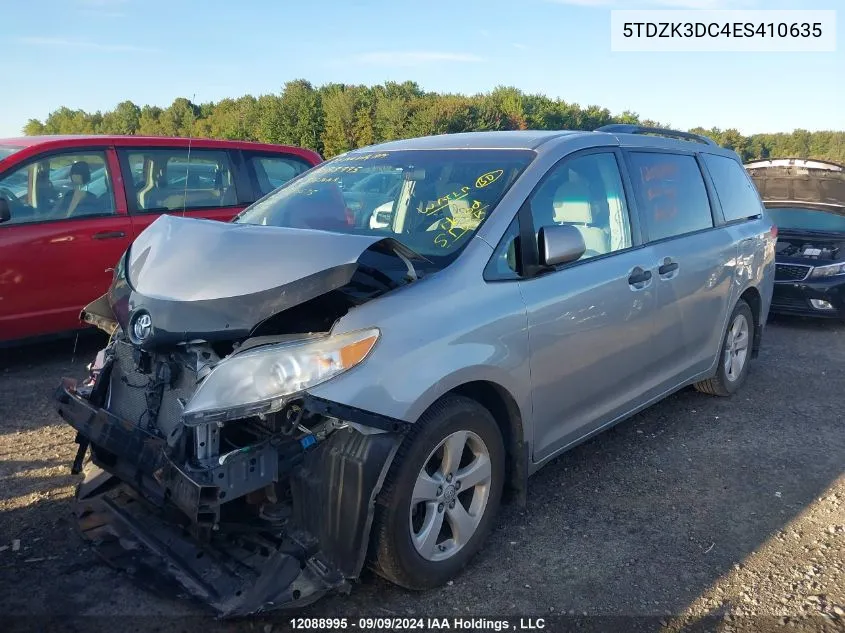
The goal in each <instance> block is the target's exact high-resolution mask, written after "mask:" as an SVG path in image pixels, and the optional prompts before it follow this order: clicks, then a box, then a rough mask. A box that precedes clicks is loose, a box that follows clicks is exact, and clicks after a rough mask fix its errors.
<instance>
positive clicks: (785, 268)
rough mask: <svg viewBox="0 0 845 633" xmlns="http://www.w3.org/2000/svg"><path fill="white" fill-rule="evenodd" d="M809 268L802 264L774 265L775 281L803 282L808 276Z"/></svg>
mask: <svg viewBox="0 0 845 633" xmlns="http://www.w3.org/2000/svg"><path fill="white" fill-rule="evenodd" d="M810 268H811V267H810V266H804V265H803V264H776V265H775V281H803V280H804V279H806V278H807V275H809V274H810Z"/></svg>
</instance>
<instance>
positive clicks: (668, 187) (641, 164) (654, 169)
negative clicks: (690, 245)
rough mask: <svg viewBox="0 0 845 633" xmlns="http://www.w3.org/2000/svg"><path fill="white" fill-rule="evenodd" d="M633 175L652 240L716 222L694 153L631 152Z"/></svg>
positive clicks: (643, 218)
mask: <svg viewBox="0 0 845 633" xmlns="http://www.w3.org/2000/svg"><path fill="white" fill-rule="evenodd" d="M630 159H631V166H632V168H633V169H632V170H631V179H632V180H633V181H634V188H635V189H636V191H637V201H638V203H639V209H640V215H641V216H642V220H643V223H644V224H645V226H646V229H647V230H648V237H649V240H651V241H656V240H662V239H664V238H667V237H675V236H677V235H684V234H686V233H692V232H694V231H699V230H701V229H706V228H709V227H711V226H713V215H712V213H711V211H710V199H709V198H708V197H707V188H706V186H705V185H704V178H703V177H702V175H701V170H700V169H699V168H698V162H697V161H696V160H695V158H694V157H693V156H688V155H684V154H662V153H660V152H632V153H631V155H630Z"/></svg>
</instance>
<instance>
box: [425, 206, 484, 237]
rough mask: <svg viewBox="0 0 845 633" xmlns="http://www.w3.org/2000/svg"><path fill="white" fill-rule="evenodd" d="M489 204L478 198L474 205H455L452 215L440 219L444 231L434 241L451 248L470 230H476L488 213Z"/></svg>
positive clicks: (441, 228)
mask: <svg viewBox="0 0 845 633" xmlns="http://www.w3.org/2000/svg"><path fill="white" fill-rule="evenodd" d="M487 206H488V205H485V204H482V203H481V202H480V201H478V200H474V201H473V203H472V205H455V206H454V207H453V208H452V209H451V210H452V215H451V216H450V217H447V218H443V220H441V221H440V226H439V227H438V228H440V230H441V231H443V232H442V233H438V234H437V235H436V236H435V237H434V243H435V244H436V245H437V246H439V247H441V248H449V247H450V246H451V245H453V244H454V243H455V242H457V241H458V240H460V239H461V238H462V237H463V236H464V235H466V234H467V233H468V232H470V231H474V230H475V229H477V228H478V225H479V224H481V221H482V220H483V219H484V217H485V216H486V215H487Z"/></svg>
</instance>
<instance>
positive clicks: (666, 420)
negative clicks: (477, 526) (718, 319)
mask: <svg viewBox="0 0 845 633" xmlns="http://www.w3.org/2000/svg"><path fill="white" fill-rule="evenodd" d="M100 343H101V340H100V339H99V337H98V336H93V337H87V338H85V339H82V340H80V342H79V346H78V349H77V351H76V358H75V360H74V359H73V358H72V356H73V351H72V350H73V343H72V342H69V341H64V342H61V343H55V344H52V345H45V346H37V347H28V348H20V349H17V350H8V349H7V350H0V478H2V486H0V549H2V551H0V607H2V608H0V618H2V617H5V618H6V620H5V623H6V625H7V626H4V625H3V624H2V622H3V620H0V629H3V628H8V625H12V627H14V625H18V627H19V628H21V629H26V628H34V627H36V626H37V627H38V628H41V629H42V630H46V629H47V628H53V629H56V630H59V629H67V628H74V629H75V630H79V631H82V630H86V631H90V630H92V629H96V628H99V627H98V626H97V625H96V624H95V623H99V624H101V625H102V628H104V629H105V628H108V629H110V630H114V629H115V624H116V623H119V624H118V626H119V629H118V630H132V629H133V628H135V629H138V628H145V626H146V627H147V628H149V627H152V628H154V629H155V630H161V631H170V630H173V631H177V630H178V631H200V630H203V631H205V630H209V626H210V623H209V621H208V620H207V619H205V616H206V614H207V612H206V611H205V610H204V609H203V608H202V607H200V606H199V605H196V604H194V603H192V602H190V601H187V600H183V599H179V598H178V597H175V596H171V597H159V596H155V595H152V594H149V593H146V592H143V591H142V590H140V589H138V588H137V587H136V586H134V585H133V584H132V583H131V582H130V581H129V579H128V578H127V577H126V576H123V575H121V574H118V573H116V572H114V571H112V570H111V569H109V568H107V567H106V566H104V565H103V564H102V563H100V562H99V561H98V559H97V558H96V557H95V555H94V554H93V553H92V552H91V551H90V550H89V549H88V548H87V547H86V546H85V545H84V544H83V543H82V541H81V539H80V538H79V537H78V536H77V535H76V533H75V532H74V530H73V526H72V523H71V518H70V517H71V513H70V500H71V497H72V487H73V484H74V481H75V478H74V477H72V476H71V475H70V474H69V464H70V462H71V460H72V458H73V455H74V452H75V451H74V449H75V446H76V445H75V444H74V443H73V437H74V434H73V432H72V431H71V430H70V429H69V427H66V426H64V425H62V424H60V422H59V419H58V416H57V415H56V414H55V413H54V412H53V409H52V401H51V397H52V390H53V388H54V387H55V385H56V384H57V382H58V380H59V378H60V377H61V376H63V375H71V376H77V377H82V375H83V374H84V366H85V364H86V363H87V362H89V360H90V359H91V358H92V357H93V354H94V353H95V351H96V349H97V348H98V347H99V345H100ZM843 385H845V326H843V325H840V324H836V323H816V322H812V321H807V320H793V319H777V320H775V321H774V322H772V323H770V324H769V327H768V329H767V332H766V337H765V340H764V349H763V351H762V353H761V356H760V358H759V359H757V360H756V361H755V362H754V364H753V366H752V373H751V375H750V376H749V380H748V383H747V384H746V386H745V388H744V389H743V390H742V391H741V392H740V393H739V394H738V395H736V396H734V397H733V398H731V399H718V398H712V397H708V396H704V395H701V394H698V393H696V392H694V391H692V390H685V391H683V392H681V393H679V394H677V395H675V396H673V397H671V398H669V399H667V400H666V401H664V402H662V403H660V404H658V405H656V406H654V407H652V408H651V409H649V410H647V411H645V412H643V413H641V414H639V415H637V416H636V417H634V418H632V419H631V420H629V421H627V422H625V423H623V424H621V425H619V426H617V427H616V428H615V429H612V430H610V431H608V432H606V433H604V434H603V435H601V436H599V437H598V438H596V439H594V440H592V441H590V442H588V443H586V444H584V445H582V446H580V447H579V448H577V449H575V450H573V451H571V452H570V453H568V454H567V455H564V456H563V457H561V458H559V459H558V460H556V461H555V462H554V463H553V464H550V465H549V466H548V467H546V468H545V469H543V470H542V471H541V472H540V473H538V474H537V475H536V476H535V477H533V478H532V479H531V482H530V488H529V494H528V506H527V508H525V509H524V510H522V509H519V508H517V507H515V506H513V505H510V506H505V507H504V508H503V510H502V513H501V515H500V517H499V520H498V522H497V526H496V529H495V530H494V532H493V534H492V535H491V537H490V538H489V540H488V541H487V543H486V545H485V547H484V549H483V550H482V552H481V553H480V554H479V556H478V557H477V558H476V559H475V560H474V561H473V563H472V564H471V565H470V567H469V568H468V569H467V570H466V571H465V572H464V573H463V574H462V575H461V576H460V577H458V578H457V579H456V580H455V581H454V582H453V583H452V584H451V585H450V586H447V587H444V588H442V589H438V590H433V591H430V592H427V593H422V594H418V593H409V592H406V591H403V590H400V589H397V588H395V587H393V586H392V585H390V584H388V583H387V582H385V581H383V580H381V579H379V578H377V577H374V576H372V575H371V574H367V575H365V577H364V578H363V579H362V582H361V583H360V584H359V585H357V586H355V587H354V588H353V591H352V593H351V595H349V596H334V597H329V598H326V599H324V600H322V601H320V602H319V603H317V604H316V605H314V606H312V607H309V608H308V609H306V610H304V611H303V612H301V613H299V614H298V615H303V616H308V617H320V616H323V617H328V616H334V617H349V618H357V617H359V616H372V617H390V616H394V615H399V616H422V617H432V616H446V617H454V616H464V617H469V616H484V617H486V618H492V617H496V616H503V617H511V618H516V617H518V616H529V617H545V618H552V617H555V616H559V615H564V616H567V617H568V619H565V620H557V621H553V620H551V619H549V620H548V621H549V623H552V625H553V626H550V624H548V623H547V625H546V626H547V629H548V628H560V627H562V626H569V625H570V624H573V623H576V620H575V619H574V618H576V617H577V618H583V616H588V618H586V619H583V620H580V623H581V624H590V623H592V624H594V625H596V626H598V627H599V628H608V627H610V628H614V629H617V628H620V627H621V629H622V630H625V629H627V630H633V629H634V628H635V627H636V626H640V625H642V626H643V627H645V628H646V629H648V630H660V629H664V630H689V631H693V630H696V631H697V630H711V629H714V628H718V629H719V630H725V631H730V630H738V629H751V628H755V627H756V629H758V630H771V629H772V628H778V627H779V626H783V627H784V630H818V631H821V630H845V611H843V610H845V432H843V426H845V422H843V415H842V410H843V404H845V399H843V396H842V388H843ZM33 616H38V617H39V618H40V619H33ZM71 616H75V617H78V616H86V617H84V618H82V619H78V620H71V619H70V618H71ZM88 616H91V617H88ZM94 616H103V617H102V618H100V619H98V618H96V617H94ZM119 616H123V617H119ZM126 616H134V617H126ZM180 616H181V617H180ZM600 616H620V617H619V618H616V619H614V618H609V617H608V618H606V619H602V618H601V617H600ZM27 617H28V618H29V619H27ZM288 617H289V615H285V616H284V617H283V618H281V619H279V618H274V619H272V620H270V619H264V620H259V621H258V622H239V623H236V624H227V625H219V626H224V628H226V629H227V630H228V629H241V628H245V629H247V630H250V629H254V630H258V631H264V632H265V633H266V632H267V631H269V630H279V629H281V628H284V627H286V626H287V625H286V624H284V623H285V622H287V618H288Z"/></svg>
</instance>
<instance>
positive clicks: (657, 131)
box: [596, 123, 718, 147]
mask: <svg viewBox="0 0 845 633" xmlns="http://www.w3.org/2000/svg"><path fill="white" fill-rule="evenodd" d="M596 132H608V133H609V134H654V135H656V136H668V137H669V138H678V139H682V140H685V141H693V142H695V143H704V144H705V145H713V146H716V147H718V143H716V141H714V140H713V139H712V138H709V137H707V136H702V135H701V134H693V133H692V132H681V131H679V130H669V129H667V128H662V127H648V126H645V125H633V124H632V123H613V124H611V125H603V126H601V127H600V128H598V129H596Z"/></svg>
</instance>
